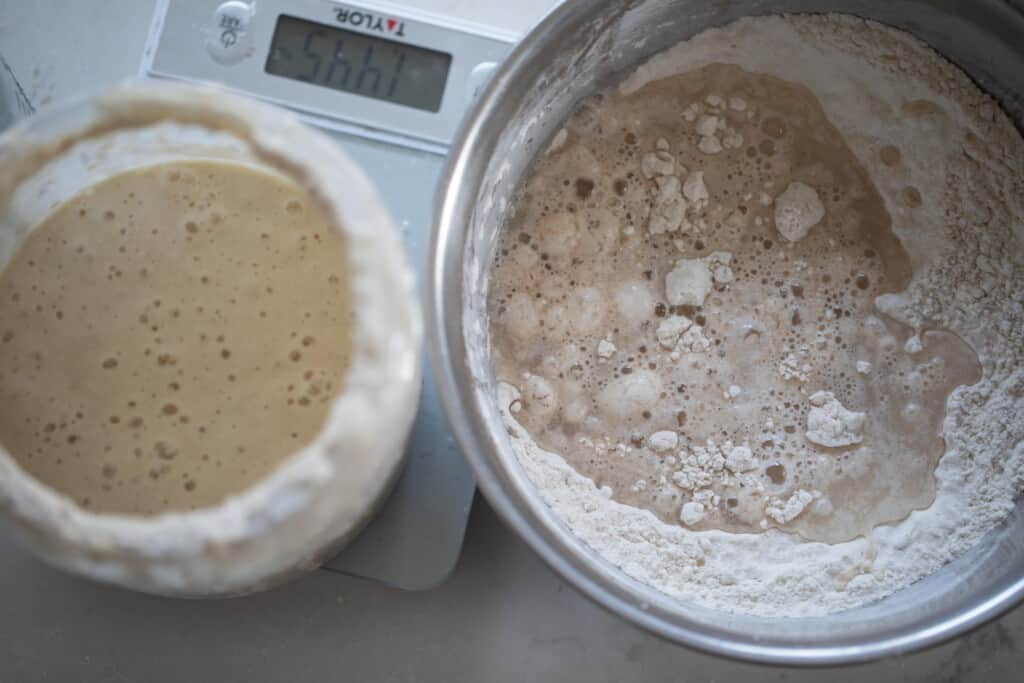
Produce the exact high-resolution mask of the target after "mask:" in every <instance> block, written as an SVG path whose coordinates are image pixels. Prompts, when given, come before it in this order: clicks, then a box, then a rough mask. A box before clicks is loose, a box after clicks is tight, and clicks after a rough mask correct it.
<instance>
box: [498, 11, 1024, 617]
mask: <svg viewBox="0 0 1024 683" xmlns="http://www.w3.org/2000/svg"><path fill="white" fill-rule="evenodd" d="M1022 196H1024V142H1022V140H1021V138H1020V136H1019V134H1018V133H1017V132H1016V130H1015V129H1014V128H1013V126H1012V124H1011V123H1010V122H1009V120H1008V119H1007V118H1006V116H1005V115H1004V114H1003V113H1002V112H1001V111H1000V110H999V109H998V108H997V107H996V106H995V105H994V104H993V103H992V102H991V100H990V99H989V98H988V97H987V96H985V95H983V94H982V93H981V92H980V91H979V90H977V88H976V87H975V86H974V85H973V84H972V83H971V82H970V81H969V80H968V78H967V77H966V76H965V75H964V74H963V73H961V72H960V71H958V70H956V69H955V68H954V67H952V66H951V65H950V64H948V63H947V62H945V61H944V60H943V59H942V58H940V57H939V56H938V55H937V54H935V53H934V52H932V51H931V50H930V49H928V48H926V47H925V46H924V45H922V44H921V43H919V42H917V41H916V40H915V39H913V38H911V37H910V36H908V35H906V34H903V33H900V32H897V31H894V30H891V29H888V28H885V27H882V26H880V25H877V24H873V23H869V22H865V21H862V20H858V19H853V18H850V17H842V16H836V15H832V16H815V17H799V16H798V17H787V18H781V17H773V18H760V19H749V20H743V21H740V22H737V23H735V24H732V25H730V26H728V27H726V28H724V29H721V30H712V31H708V32H706V33H704V34H701V35H699V36H697V37H696V38H694V39H692V40H691V41H688V42H687V43H684V44H681V45H679V46H678V47H676V48H673V49H672V50H670V51H668V52H666V53H664V54H662V55H659V56H658V57H656V58H654V59H653V60H652V61H651V62H650V63H648V64H646V65H645V66H643V67H641V68H640V69H639V70H638V71H637V72H636V73H635V74H633V75H632V76H631V77H630V78H628V79H627V80H626V81H625V82H624V83H622V84H621V85H620V86H619V87H618V88H617V89H613V90H610V91H606V92H604V93H601V94H599V95H597V96H595V97H593V98H591V99H589V100H587V101H585V102H583V103H582V104H581V105H580V106H579V107H578V109H577V111H576V113H575V114H574V115H573V116H572V117H571V118H570V120H569V121H568V122H567V123H566V125H565V126H564V128H563V129H562V131H560V132H559V134H558V135H557V136H556V137H555V139H554V141H553V143H552V145H551V148H550V149H549V150H548V152H547V153H546V154H545V155H544V157H543V158H542V159H541V160H540V161H539V162H538V164H537V165H536V167H535V168H534V170H533V173H532V175H531V177H530V178H529V180H528V181H527V183H526V184H525V185H524V187H523V188H522V189H521V192H520V195H519V197H518V199H517V202H516V211H515V213H514V215H513V217H512V219H511V220H510V222H509V224H508V225H507V226H505V228H504V232H503V234H502V236H501V239H500V243H499V245H498V251H497V255H496V258H495V263H494V266H493V269H492V273H491V279H490V292H489V315H490V324H491V340H492V347H493V354H492V355H493V361H494V365H495V372H496V376H497V378H498V380H499V381H500V382H501V389H500V392H499V393H500V395H499V400H500V402H501V408H502V409H503V411H504V412H505V415H506V419H507V422H508V425H509V428H510V430H511V432H512V434H513V446H514V447H515V449H516V451H517V453H518V455H519V457H520V461H521V462H522V464H523V466H524V467H525V469H526V471H527V473H528V474H529V476H530V478H531V479H532V481H533V482H534V483H535V484H536V485H537V486H538V487H539V488H540V490H541V493H542V495H543V496H544V498H545V499H546V500H547V502H548V503H549V504H550V505H551V506H552V507H553V508H554V509H555V510H556V511H557V512H558V513H559V514H560V515H561V516H562V518H563V519H564V520H565V521H566V523H567V524H568V525H569V527H570V528H572V530H573V531H574V532H575V533H576V534H577V535H579V536H580V537H581V538H582V539H583V540H584V541H585V542H586V543H587V544H588V545H590V546H591V547H593V548H594V549H595V550H597V551H598V552H599V553H600V554H602V555H603V556H604V557H605V558H606V559H608V560H609V561H611V562H613V563H614V564H616V565H617V566H619V567H620V568H621V569H623V570H624V571H625V572H626V573H627V574H630V575H631V576H633V577H634V578H637V579H639V580H641V581H644V582H646V583H648V584H650V585H653V586H655V587H657V588H659V589H661V590H663V591H665V592H667V593H669V594H670V595H673V596H676V597H679V598H681V599H684V600H693V601H696V602H699V603H701V604H704V605H708V606H712V607H717V608H721V609H728V610H732V611H740V612H747V613H753V614H765V615H809V614H818V613H826V612H831V611H836V610H839V609H844V608H848V607H852V606H855V605H858V604H863V603H865V602H869V601H872V600H875V599H878V598H880V597H883V596H885V595H887V594H889V593H891V592H893V591H895V590H897V589H899V588H900V587H902V586H905V585H907V584H909V583H911V582H913V581H915V580H917V579H919V578H921V577H923V576H925V575H927V574H929V573H931V572H933V571H935V570H936V569H938V568H939V567H940V566H941V565H942V564H944V563H945V562H947V561H949V560H950V559H952V558H954V557H956V556H957V555H959V554H961V553H962V552H964V551H965V550H967V549H968V548H969V547H970V546H971V545H973V544H974V543H975V542H976V541H977V540H978V539H979V538H980V537H981V536H982V535H983V534H984V533H985V532H986V531H988V530H989V529H991V528H992V527H993V526H994V525H995V524H997V523H998V522H999V521H1000V520H1002V519H1003V518H1004V517H1005V515H1006V514H1007V513H1008V511H1009V510H1010V509H1011V508H1012V505H1013V501H1014V498H1015V497H1016V495H1017V494H1018V493H1019V492H1020V490H1021V488H1022V480H1024V457H1022V455H1021V449H1020V443H1021V441H1022V437H1024V434H1022V432H1024V426H1021V425H1020V424H1019V422H1020V421H1019V420H1018V419H1017V417H1018V416H1019V414H1020V407H1021V406H1020V405H1019V400H1020V398H1019V396H1020V395H1021V390H1022V389H1024V384H1022V383H1024V374H1022V370H1021V364H1020V362H1019V360H1020V354H1021V351H1020V349H1021V337H1022V328H1021V322H1020V316H1021V296H1022V295H1021V291H1022V288H1021V284H1022V283H1021V282H1020V280H1019V278H1020V277H1021V275H1020V273H1021V270H1020V265H1021V263H1020V262H1021V254H1020V249H1019V245H1018V243H1017V239H1018V237H1017V235H1018V233H1019V231H1020V230H1021V228H1022V216H1024V207H1022V206H1021V201H1022V200H1021V197H1022Z"/></svg>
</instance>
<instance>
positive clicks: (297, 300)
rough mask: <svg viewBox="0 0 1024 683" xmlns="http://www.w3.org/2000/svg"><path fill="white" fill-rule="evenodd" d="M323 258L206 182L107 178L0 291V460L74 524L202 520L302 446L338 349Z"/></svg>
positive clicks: (187, 169) (266, 208) (275, 207)
mask: <svg viewBox="0 0 1024 683" xmlns="http://www.w3.org/2000/svg"><path fill="white" fill-rule="evenodd" d="M351 316H352V312H351V303H350V301H349V292H348V279H347V273H346V262H345V252H344V246H343V242H342V238H341V236H340V234H339V233H338V231H337V230H335V229H334V228H333V227H332V226H331V224H330V222H329V221H328V220H327V219H326V217H325V216H324V215H323V213H322V212H321V211H320V209H319V208H318V206H317V205H316V203H315V202H313V201H312V200H311V198H310V196H309V194H308V193H307V192H306V191H305V190H303V189H302V188H300V187H299V186H298V185H296V184H294V183H293V182H291V181H289V180H286V179H284V178H281V177H277V176H272V175H270V174H268V173H266V172H263V171H258V170H255V169H250V168H246V167H243V166H240V165H236V164H226V163H221V162H198V161H197V162H188V163H169V164H161V165H158V166H152V167H148V168H144V169H140V170H137V171H132V172H128V173H123V174H121V175H118V176H115V177H113V178H111V179H109V180H107V181H105V182H103V183H101V184H100V185H98V186H95V187H93V188H90V189H89V190H86V191H85V192H83V193H81V194H80V195H78V196H76V197H74V198H72V199H71V200H70V201H68V202H66V203H65V204H63V205H62V206H60V207H58V208H57V209H56V210H55V211H54V213H53V214H52V215H51V216H49V217H48V218H47V220H46V221H44V222H43V223H42V224H41V225H40V226H38V227H37V228H36V229H35V230H34V231H33V232H32V233H31V234H30V235H29V236H28V237H27V238H26V240H25V242H24V243H23V244H22V245H21V247H20V248H19V250H18V251H17V253H16V254H15V255H14V257H13V258H12V260H11V262H10V263H9V264H8V266H7V268H6V269H5V270H4V272H3V273H2V275H0V335H2V337H0V341H2V344H0V405H3V406H4V408H3V410H2V411H0V443H2V444H3V446H4V447H5V448H6V449H7V450H9V451H10V452H11V454H12V455H13V456H14V458H15V459H16V460H17V461H18V463H19V464H20V465H21V466H22V467H23V468H24V469H25V470H26V471H28V472H29V473H30V474H32V475H34V476H35V477H37V478H38V479H39V480H41V481H43V482H44V483H46V484H48V485H50V486H51V487H53V488H54V489H56V490H58V491H60V492H62V493H65V494H67V495H68V496H70V497H72V498H73V499H74V500H75V502H76V503H78V504H80V505H82V506H83V507H85V508H88V509H91V510H95V511H100V512H113V513H126V514H144V515H149V514H156V513H159V512H163V511H168V510H189V509H194V508H198V507H207V506H212V505H216V504H218V503H220V502H221V501H223V500H224V499H225V498H226V497H227V496H229V495H231V494H234V493H238V492H240V491H242V490H244V489H245V488H247V487H249V486H250V485H252V484H254V483H256V482H258V481H259V480H261V479H262V478H264V477H265V476H266V475H267V474H268V472H270V470H271V469H273V468H274V467H275V466H276V465H277V464H278V463H279V462H280V461H281V460H283V459H284V458H286V457H287V456H288V455H290V454H291V453H294V452H295V451H297V450H299V449H300V448H301V447H302V446H304V445H306V444H307V443H308V442H309V441H311V440H312V438H313V437H314V436H315V435H316V434H317V433H318V432H319V430H320V427H321V425H322V423H323V420H324V418H325V416H326V414H327V410H328V408H329V404H330V401H331V400H332V399H333V397H334V396H335V395H336V394H337V393H338V391H339V390H340V388H341V385H342V383H343V378H344V374H345V371H346V368H347V366H348V363H349V356H350V353H351V344H352V329H351V326H352V320H351Z"/></svg>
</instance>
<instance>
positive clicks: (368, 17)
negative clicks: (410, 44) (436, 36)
mask: <svg viewBox="0 0 1024 683" xmlns="http://www.w3.org/2000/svg"><path fill="white" fill-rule="evenodd" d="M334 17H335V18H336V19H337V20H338V23H339V24H345V25H347V26H351V27H353V28H365V29H369V30H371V31H377V32H378V33H388V34H390V35H393V36H397V37H399V38H404V37H405V22H404V21H402V20H400V19H395V18H394V17H385V16H383V15H380V14H374V13H373V12H366V11H361V10H355V9H345V8H344V7H336V8H335V9H334Z"/></svg>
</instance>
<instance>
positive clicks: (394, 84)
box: [265, 15, 452, 112]
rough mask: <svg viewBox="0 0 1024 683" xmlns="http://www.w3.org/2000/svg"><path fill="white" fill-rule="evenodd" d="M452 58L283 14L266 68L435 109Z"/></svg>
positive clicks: (328, 85)
mask: <svg viewBox="0 0 1024 683" xmlns="http://www.w3.org/2000/svg"><path fill="white" fill-rule="evenodd" d="M451 63H452V57H451V55H449V54H446V53H444V52H437V51H435V50H427V49H425V48H422V47H415V46H412V45H406V44H404V43H399V42H396V41H394V40H387V39H385V38H377V37H375V36H368V35H365V34H363V33H355V32H353V31H346V30H343V29H339V28H335V27H333V26H327V25H325V24H318V23H315V22H312V21H306V20H305V19H296V18H295V17H290V16H287V15H281V16H280V17H278V20H277V27H276V28H275V29H274V37H273V39H272V40H271V43H270V54H269V55H268V56H267V64H266V67H265V70H266V72H267V73H268V74H273V75H275V76H283V77H285V78H292V79H295V80H297V81H305V82H307V83H313V84H314V85H319V86H323V87H326V88H333V89H335V90H340V91H342V92H348V93H353V94H356V95H363V96H365V97H373V98H375V99H378V100H384V101H385V102H393V103H395V104H400V105H403V106H406V107H414V108H416V109H423V110H425V111H432V112H436V111H438V110H439V109H440V108H441V98H442V96H443V95H444V86H445V83H446V82H447V80H448V70H449V68H450V67H451Z"/></svg>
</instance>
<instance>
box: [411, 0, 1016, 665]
mask: <svg viewBox="0 0 1024 683" xmlns="http://www.w3.org/2000/svg"><path fill="white" fill-rule="evenodd" d="M783 12H845V13H850V14H855V15H859V16H862V17H867V18H871V19H875V20H877V21H880V22H883V23H886V24H889V25H892V26H896V27H898V28H902V29H904V30H906V31H909V32H910V33H912V34H914V35H916V36H917V37H919V38H921V39H922V40H924V41H925V42H927V43H929V44H930V45H931V46H932V47H934V48H935V49H937V50H938V51H939V52H941V53H942V54H944V55H945V56H946V57H947V58H949V59H950V60H952V61H953V62H955V63H956V64H957V65H958V66H960V67H961V68H962V69H963V70H964V71H966V72H967V73H968V74H969V75H970V76H971V77H972V78H974V79H975V80H976V81H977V82H978V83H979V85H980V86H981V87H983V88H984V89H985V90H987V91H988V92H989V93H991V94H992V95H994V96H995V97H996V98H997V99H998V100H999V101H1000V102H1001V104H1002V105H1003V107H1004V108H1005V109H1006V110H1007V112H1009V113H1010V115H1011V117H1012V118H1013V119H1014V121H1015V122H1016V123H1017V125H1018V127H1021V125H1022V123H1024V38H1022V36H1024V7H1022V6H1021V5H1019V4H1011V3H1008V2H1001V1H998V0H976V1H975V2H971V3H964V2H957V1H956V0H933V1H928V0H894V1H887V2H868V1H865V0H831V1H826V0H819V1H817V2H814V1H810V0H778V1H768V0H715V1H706V0H629V1H627V2H623V1H621V0H601V1H599V2H586V3H583V2H569V3H566V4H564V5H562V6H560V7H558V8H556V9H555V10H554V11H553V12H552V13H551V14H550V15H548V16H547V17H546V18H545V19H543V20H542V21H541V22H540V23H539V24H538V25H537V27H535V28H534V30H533V31H532V32H531V33H530V34H528V35H527V37H526V38H525V39H524V40H523V42H522V43H521V44H520V45H519V46H518V48H517V49H516V50H515V51H514V52H513V53H512V55H511V56H510V57H509V59H508V60H507V61H506V62H505V64H504V65H503V66H502V68H501V69H500V70H499V72H498V73H497V74H496V76H495V77H494V79H493V81H492V82H491V84H490V86H489V87H488V89H487V90H486V92H485V93H484V94H483V96H482V97H481V99H480V101H479V102H478V103H477V105H476V106H475V108H474V109H473V111H472V112H471V113H470V114H469V115H468V116H467V119H466V121H465V122H464V124H463V128H462V131H461V134H460V136H459V139H458V142H457V144H456V146H455V147H454V149H453V150H452V152H451V155H450V157H449V163H448V168H447V174H446V177H445V179H444V180H443V182H442V184H441V186H440V189H439V195H438V201H437V205H436V215H435V225H434V231H433V234H432V238H431V247H430V252H429V253H430V256H429V258H430V263H429V277H428V305H427V310H428V316H427V317H428V326H429V327H430V334H429V339H430V345H431V348H430V351H431V355H432V360H433V367H434V368H435V372H436V374H437V380H438V384H439V386H440V389H441V395H442V397H443V399H444V403H445V406H446V410H447V411H448V415H449V418H450V421H451V424H452V427H453V429H454V431H455V434H456V436H457V438H458V440H459V442H460V445H461V447H462V450H463V453H465V455H466V457H467V458H468V459H469V461H470V464H471V465H472V466H473V468H474V470H475V472H476V476H477V480H478V483H479V485H480V488H481V489H482V491H483V493H484V495H486V497H487V499H488V500H489V502H490V503H491V504H492V505H493V506H494V508H495V509H496V510H497V511H498V513H499V514H500V515H501V516H502V517H503V518H504V519H505V521H506V522H507V523H508V524H510V525H511V526H512V527H513V528H514V529H515V530H516V531H517V532H518V533H519V534H520V536H522V538H523V539H524V540H525V541H526V542H527V543H528V544H529V545H530V546H531V547H532V548H533V549H534V550H535V551H536V552H537V553H538V554H539V555H540V556H541V557H542V558H543V559H544V560H545V561H546V562H547V563H548V564H549V565H551V566H552V567H553V568H554V569H555V571H557V572H558V573H559V574H561V575H562V576H563V577H564V578H565V579H566V580H567V581H569V582H570V583H572V584H573V585H574V586H575V587H576V588H577V589H579V590H580V591H582V592H583V593H584V594H586V595H588V596H590V597H591V598H593V599H594V600H596V601H597V602H598V603H600V604H602V605H603V606H605V607H606V608H608V609H610V610H611V611H613V612H615V613H617V614H619V615H620V616H622V617H624V618H626V619H628V620H630V621H632V622H633V623H635V624H637V625H639V626H641V627H644V628H646V629H649V630H650V631H653V632H655V633H657V634H660V635H661V636H664V637H666V638H668V639H670V640H673V641H676V642H678V643H682V644H685V645H689V646H693V647H697V648H700V649H703V650H706V651H709V652H713V653H717V654H721V655H726V656H730V657H735V658H740V659H747V660H754V661H761V662H771V663H785V664H806V665H825V664H837V663H845V662H855V661H864V660H870V659H874V658H879V657H883V656H888V655H894V654H899V653H904V652H908V651H911V650H915V649H919V648H922V647H926V646H929V645H933V644H936V643H939V642H941V641H943V640H946V639H948V638H951V637H953V636H955V635H958V634H961V633H963V632H964V631H966V630H968V629H970V628H972V627H974V626H976V625H978V624H981V623H983V622H985V621H986V620H988V619H991V618H993V617H995V616H997V615H999V614H1001V613H1002V612H1004V611H1006V610H1007V609H1009V608H1010V607H1011V606H1013V605H1015V604H1016V603H1017V602H1019V601H1020V600H1021V599H1024V501H1022V502H1020V503H1018V505H1017V508H1016V510H1015V511H1014V513H1013V514H1012V515H1011V516H1010V518H1009V519H1008V520H1007V521H1006V523H1005V524H1003V525H1002V526H1001V527H999V528H997V529H995V530H994V531H992V532H991V533H990V534H989V536H987V537H986V538H985V539H984V541H983V542H982V543H980V544H979V545H978V546H976V547H975V548H974V549H973V550H972V551H971V552H969V553H968V554H967V555H965V556H963V557H961V558H959V559H958V560H956V561H954V562H952V563H950V564H949V565H947V566H946V567H944V568H943V569H942V570H941V571H939V572H937V573H936V574H933V575H932V576H930V577H928V578H926V579H924V580H922V581H919V582H918V583H916V584H914V585H912V586H909V587H907V588H905V589H903V590H901V591H899V592H897V593H895V594H893V595H892V596H890V597H888V598H886V599H884V600H882V601H880V602H877V603H874V604H871V605H868V606H865V607H861V608H858V609H853V610H849V611H845V612H841V613H837V614H833V615H829V616H826V617H815V618H799V619H779V618H760V617H751V616H743V615H735V614H729V613H726V612H722V611H717V610H711V609H707V608H703V607H700V606H698V605H695V604H692V603H685V602H681V601H678V600H676V599H673V598H670V597H668V596H666V595H664V594H662V593H660V592H659V591H657V590H655V589H653V588H651V587H649V586H646V585H643V584H640V583H639V582H637V581H635V580H633V579H631V578H629V577H628V576H626V575H625V574H624V573H622V572H621V571H619V570H618V569H616V568H615V567H613V566H612V565H610V564H609V563H607V562H605V561H604V560H603V559H602V558H601V557H600V556H598V555H597V554H596V553H594V552H593V551H592V550H590V549H589V548H588V547H587V546H586V545H584V544H583V543H582V542H581V541H579V540H578V539H577V538H576V537H575V536H574V535H573V534H572V533H571V532H570V531H569V530H568V529H567V528H566V527H565V526H564V525H563V524H562V523H561V522H560V521H559V520H558V519H557V518H556V516H555V515H554V514H553V512H552V511H551V510H550V509H549V508H548V507H547V506H546V505H545V504H544V503H543V501H542V500H541V499H540V497H539V495H538V493H537V492H536V490H535V488H534V487H533V485H532V484H531V483H530V481H529V480H528V479H527V478H526V475H525V473H524V472H523V470H522V469H521V467H520V466H519V464H518V462H517V460H516V457H515V455H514V454H513V453H512V450H511V446H510V444H509V441H508V436H507V434H506V431H505V429H504V427H503V425H502V423H501V417H500V415H499V413H498V410H497V402H496V400H495V387H494V378H493V372H492V369H491V366H490V362H489V355H488V354H489V352H488V344H487V329H486V324H485V320H484V317H483V314H482V313H483V311H484V306H485V302H486V291H487V290H486V274H487V267H488V264H489V263H490V259H491V254H492V251H493V248H494V245H495V237H496V235H497V233H498V231H499V229H500V228H501V226H502V225H503V223H504V221H505V218H506V214H507V212H508V210H509V208H510V203H511V198H512V196H513V194H514V192H515V190H516V188H517V187H518V186H519V184H520V181H521V180H522V179H523V178H524V176H525V175H526V174H527V173H528V171H529V169H530V166H531V163H532V161H533V160H534V159H535V158H536V157H537V156H538V155H539V154H540V153H541V152H542V150H543V149H544V148H545V147H546V145H547V144H548V141H549V140H550V139H551V137H552V136H553V135H554V133H555V132H556V131H557V129H558V128H559V127H560V125H561V123H562V121H564V120H565V118H566V117H567V116H568V115H569V114H570V113H571V111H572V109H573V107H574V106H575V104H576V103H577V102H579V101H580V99H581V98H583V97H586V96H587V95H590V94H592V93H593V92H595V91H597V90H599V89H600V88H602V87H604V86H606V85H609V84H611V83H614V82H616V81H617V80H619V79H620V78H621V77H623V76H624V75H625V74H626V73H628V72H629V71H630V70H631V69H633V68H635V67H636V66H637V65H638V64H640V63H642V62H643V61H645V60H646V59H647V58H649V57H651V56H652V55H654V54H656V53H657V52H660V51H661V50H663V49H665V48H667V47H669V46H671V45H674V44H675V43H677V42H679V41H680V40H684V39H686V38H688V37H690V36H693V35H695V34H696V33H699V32H700V31H702V30H704V29H706V28H710V27H713V26H720V25H723V24H726V23H728V22H730V21H732V20H734V19H737V18H740V17H742V16H750V15H758V14H768V13H783Z"/></svg>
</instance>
